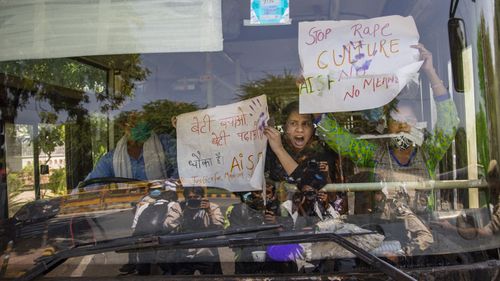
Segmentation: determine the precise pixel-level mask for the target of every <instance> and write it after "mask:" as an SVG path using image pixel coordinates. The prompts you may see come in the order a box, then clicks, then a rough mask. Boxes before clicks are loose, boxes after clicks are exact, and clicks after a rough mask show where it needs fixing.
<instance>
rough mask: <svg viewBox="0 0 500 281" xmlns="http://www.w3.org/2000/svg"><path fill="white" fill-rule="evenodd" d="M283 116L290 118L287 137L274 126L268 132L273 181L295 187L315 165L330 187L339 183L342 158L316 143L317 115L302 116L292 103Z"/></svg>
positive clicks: (267, 165) (267, 166)
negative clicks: (294, 184)
mask: <svg viewBox="0 0 500 281" xmlns="http://www.w3.org/2000/svg"><path fill="white" fill-rule="evenodd" d="M283 115H284V116H286V121H285V124H284V132H285V133H284V135H283V136H282V135H281V133H280V132H279V131H278V130H277V129H276V128H273V127H272V126H267V127H266V128H265V129H264V134H265V135H266V136H267V138H268V141H269V148H270V149H268V153H267V155H266V172H267V173H268V174H269V178H270V179H271V180H273V181H278V182H279V181H288V182H292V183H294V182H296V181H297V179H299V178H300V177H301V173H302V172H303V171H304V169H305V168H306V167H307V165H308V164H309V163H310V162H311V161H314V162H316V163H317V164H318V167H319V169H320V172H321V174H322V176H323V178H324V179H325V182H326V183H332V182H336V181H338V177H337V176H338V175H337V174H338V173H337V171H336V169H337V166H336V165H335V163H336V161H337V159H338V155H337V153H335V152H334V151H332V150H331V149H330V148H328V147H327V146H325V145H324V144H323V143H322V142H320V141H319V140H317V139H316V137H315V134H314V131H315V129H314V125H313V115H312V114H300V113H299V103H298V102H297V101H294V102H291V103H289V104H288V105H287V106H286V107H285V108H284V110H283ZM339 205H343V204H339Z"/></svg>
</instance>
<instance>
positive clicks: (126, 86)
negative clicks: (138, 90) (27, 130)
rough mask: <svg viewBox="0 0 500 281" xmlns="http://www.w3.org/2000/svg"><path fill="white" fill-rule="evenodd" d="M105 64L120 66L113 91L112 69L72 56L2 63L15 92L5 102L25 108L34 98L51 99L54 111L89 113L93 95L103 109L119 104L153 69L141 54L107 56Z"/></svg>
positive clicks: (5, 81)
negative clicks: (86, 105)
mask: <svg viewBox="0 0 500 281" xmlns="http://www.w3.org/2000/svg"><path fill="white" fill-rule="evenodd" d="M99 59H100V60H102V61H105V66H102V67H103V68H108V69H118V70H117V71H119V76H118V75H117V79H115V80H116V81H119V83H117V85H115V87H118V88H117V89H114V91H110V90H109V89H108V87H107V85H108V81H107V77H108V73H107V71H106V70H104V69H102V68H97V67H93V66H90V65H88V64H84V63H81V62H79V61H76V60H72V59H45V60H26V61H13V62H3V63H0V73H3V79H2V80H3V84H4V86H5V87H8V88H9V90H7V89H6V91H9V92H10V93H12V95H5V96H4V97H3V98H4V99H6V100H5V102H6V103H5V104H6V105H9V106H13V107H14V108H15V109H17V110H19V109H22V108H23V107H24V106H25V105H26V103H27V102H28V101H29V99H30V98H35V100H38V101H48V102H49V104H50V105H51V106H52V107H53V109H54V111H56V112H59V111H60V110H67V111H68V113H69V115H70V116H74V115H77V114H79V113H86V110H85V109H84V108H83V104H86V103H89V101H90V95H94V96H95V98H96V99H97V101H98V102H100V109H101V111H103V112H107V111H109V110H113V109H117V108H119V107H120V106H121V105H122V104H123V102H124V101H125V100H126V99H127V98H130V97H132V96H133V90H134V82H136V81H142V80H145V79H146V77H147V75H148V74H149V70H148V69H146V68H144V67H143V66H142V65H141V59H140V56H139V55H135V54H133V55H121V56H106V57H105V58H99Z"/></svg>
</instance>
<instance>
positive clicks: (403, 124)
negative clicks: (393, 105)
mask: <svg viewBox="0 0 500 281" xmlns="http://www.w3.org/2000/svg"><path fill="white" fill-rule="evenodd" d="M416 123H417V117H416V116H415V113H414V112H413V109H412V108H411V107H409V106H406V105H405V106H401V107H398V110H397V111H395V112H392V113H391V118H389V120H388V122H387V127H388V130H389V133H390V134H397V133H403V132H406V133H409V132H410V130H411V127H412V126H415V124H416Z"/></svg>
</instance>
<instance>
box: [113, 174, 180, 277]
mask: <svg viewBox="0 0 500 281" xmlns="http://www.w3.org/2000/svg"><path fill="white" fill-rule="evenodd" d="M169 183H170V182H168V181H167V182H166V183H165V184H164V185H163V186H162V187H161V188H153V189H151V190H150V192H149V194H148V195H147V196H145V197H144V198H143V199H142V200H141V201H140V202H139V203H138V204H137V206H136V212H135V216H134V221H133V223H132V229H133V230H134V231H133V235H134V236H141V235H148V234H166V233H169V232H173V231H176V230H177V228H178V227H179V226H180V223H181V215H182V210H181V207H180V205H179V203H178V202H177V192H176V186H175V184H173V185H172V184H169ZM172 259H173V257H172V255H171V254H170V253H168V252H165V251H157V250H155V251H142V252H139V253H131V254H130V255H129V263H128V264H126V265H124V266H123V267H122V268H120V271H121V272H124V273H132V272H133V271H134V270H137V273H138V274H139V275H149V274H150V273H151V266H152V264H159V266H160V267H161V269H162V270H163V272H164V274H170V273H171V268H170V267H169V264H168V263H166V262H168V261H169V260H170V262H171V261H172Z"/></svg>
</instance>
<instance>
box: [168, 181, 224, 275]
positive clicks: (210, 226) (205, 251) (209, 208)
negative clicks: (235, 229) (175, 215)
mask: <svg viewBox="0 0 500 281" xmlns="http://www.w3.org/2000/svg"><path fill="white" fill-rule="evenodd" d="M183 193H184V199H185V200H184V201H183V202H181V208H182V221H181V224H180V232H200V231H207V230H216V229H222V228H223V227H224V216H223V215H222V212H221V210H220V208H219V206H218V205H217V204H215V203H212V202H210V201H209V200H208V198H206V196H205V189H204V188H203V187H199V186H196V187H185V188H184V191H183ZM176 252H177V259H176V264H175V265H172V267H173V273H174V274H181V275H185V274H187V275H191V274H194V273H195V271H198V272H199V273H200V274H222V268H221V264H220V260H219V253H218V251H217V248H201V249H186V250H177V251H176Z"/></svg>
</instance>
